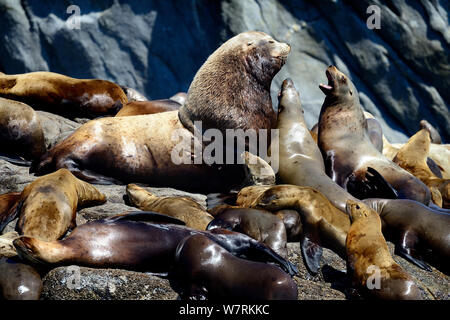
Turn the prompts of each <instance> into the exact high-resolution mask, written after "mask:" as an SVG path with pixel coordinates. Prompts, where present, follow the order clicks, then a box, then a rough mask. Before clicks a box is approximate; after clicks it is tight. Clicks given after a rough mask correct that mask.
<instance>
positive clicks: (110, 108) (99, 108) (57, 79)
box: [0, 72, 128, 117]
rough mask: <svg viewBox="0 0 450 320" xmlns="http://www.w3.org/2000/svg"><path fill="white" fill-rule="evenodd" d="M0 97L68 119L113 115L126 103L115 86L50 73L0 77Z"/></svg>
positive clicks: (121, 93)
mask: <svg viewBox="0 0 450 320" xmlns="http://www.w3.org/2000/svg"><path fill="white" fill-rule="evenodd" d="M0 96H2V97H5V98H8V99H13V100H19V101H22V102H25V103H26V104H29V105H30V106H32V107H33V108H34V109H42V110H46V111H50V112H53V113H56V114H59V115H67V116H71V117H79V116H89V117H95V116H101V115H113V114H115V113H116V112H117V111H118V110H119V109H120V108H122V106H123V105H124V104H125V103H127V101H128V100H127V96H126V95H125V93H124V92H123V90H122V89H121V88H120V86H118V85H117V84H115V83H113V82H111V81H107V80H99V79H75V78H71V77H68V76H65V75H62V74H58V73H53V72H30V73H24V74H13V75H6V74H1V75H0Z"/></svg>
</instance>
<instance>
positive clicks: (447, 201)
mask: <svg viewBox="0 0 450 320" xmlns="http://www.w3.org/2000/svg"><path fill="white" fill-rule="evenodd" d="M430 145H431V137H430V133H429V131H428V130H427V129H422V130H420V131H419V132H417V133H416V134H415V135H413V136H412V137H411V138H410V139H409V140H408V142H407V143H405V144H404V145H403V146H402V147H401V148H400V150H399V151H398V153H397V155H396V156H395V157H394V159H393V160H392V161H394V162H395V163H396V164H398V165H399V166H400V167H402V168H403V169H405V170H406V171H408V172H410V173H412V174H413V175H414V176H415V177H417V178H419V179H420V181H422V182H423V183H425V185H427V186H428V188H429V189H430V192H431V198H432V200H433V202H434V203H435V204H436V205H438V206H439V207H443V208H447V209H448V208H450V180H449V179H441V178H439V177H437V176H436V175H435V174H434V173H433V172H432V171H431V169H430V168H429V166H428V163H427V157H428V154H429V152H430Z"/></svg>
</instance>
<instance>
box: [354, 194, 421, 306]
mask: <svg viewBox="0 0 450 320" xmlns="http://www.w3.org/2000/svg"><path fill="white" fill-rule="evenodd" d="M347 212H348V214H349V215H350V219H351V221H352V224H351V226H350V230H349V231H348V235H347V241H346V248H347V274H348V275H349V276H350V277H351V279H352V282H353V285H355V286H357V287H359V288H360V289H362V290H364V291H365V292H367V293H370V294H371V295H373V296H375V297H377V298H381V299H386V300H421V299H422V297H421V295H420V291H419V289H418V287H417V285H416V284H415V283H414V280H413V279H412V278H411V276H409V275H408V274H407V273H406V272H405V271H404V270H403V269H402V268H401V267H400V266H399V265H398V264H397V263H396V262H395V261H394V259H393V258H392V256H391V254H390V253H389V249H388V246H387V243H386V240H385V239H384V237H383V234H382V233H381V220H380V217H379V216H378V214H377V213H376V212H375V211H374V210H372V209H370V208H369V207H368V206H367V205H365V204H364V203H362V202H358V201H352V200H348V201H347ZM371 268H373V269H371ZM374 270H377V271H378V272H379V276H380V277H381V278H380V279H379V280H378V281H379V287H376V286H375V287H374V288H369V284H368V283H369V280H370V279H369V277H370V276H371V274H372V273H373V272H374Z"/></svg>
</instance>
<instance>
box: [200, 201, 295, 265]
mask: <svg viewBox="0 0 450 320" xmlns="http://www.w3.org/2000/svg"><path fill="white" fill-rule="evenodd" d="M216 228H222V229H227V230H232V231H237V232H241V233H243V234H246V235H248V236H249V237H251V238H253V239H255V240H258V241H259V242H262V243H264V244H266V245H267V246H268V247H270V248H272V250H273V251H275V252H276V253H278V254H279V255H280V256H282V257H284V258H286V257H287V247H286V245H287V235H286V227H285V226H284V223H283V221H282V220H281V219H280V218H278V217H277V216H276V215H274V214H272V213H271V212H268V211H266V210H258V209H250V208H227V209H224V210H222V212H221V213H219V214H217V215H215V217H214V220H212V221H211V222H210V223H209V224H208V226H207V228H206V229H207V230H212V229H216Z"/></svg>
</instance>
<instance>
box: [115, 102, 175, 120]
mask: <svg viewBox="0 0 450 320" xmlns="http://www.w3.org/2000/svg"><path fill="white" fill-rule="evenodd" d="M180 107H181V104H179V103H178V102H175V101H173V100H170V99H162V100H151V101H132V102H129V103H127V104H126V105H124V106H123V108H122V109H120V111H119V112H118V113H117V114H116V117H125V116H137V115H141V114H154V113H160V112H167V111H176V110H178V109H179V108H180Z"/></svg>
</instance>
